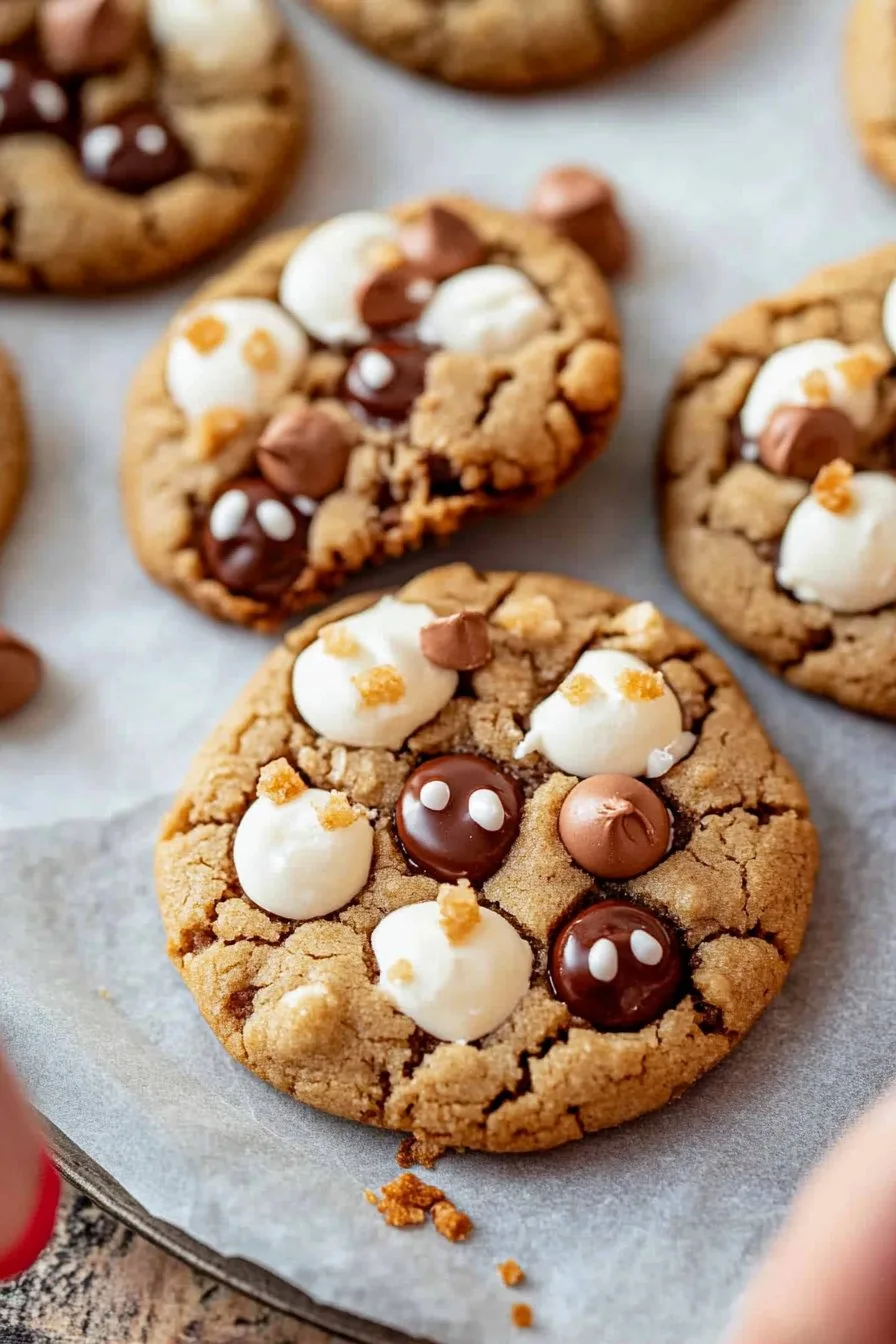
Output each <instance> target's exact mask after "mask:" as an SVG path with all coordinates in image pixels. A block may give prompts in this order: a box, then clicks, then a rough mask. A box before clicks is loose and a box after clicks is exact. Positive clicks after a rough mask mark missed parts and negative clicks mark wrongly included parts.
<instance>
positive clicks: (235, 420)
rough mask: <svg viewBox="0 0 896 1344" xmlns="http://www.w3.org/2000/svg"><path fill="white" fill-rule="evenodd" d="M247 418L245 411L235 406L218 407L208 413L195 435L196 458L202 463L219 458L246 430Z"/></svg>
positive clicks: (200, 422)
mask: <svg viewBox="0 0 896 1344" xmlns="http://www.w3.org/2000/svg"><path fill="white" fill-rule="evenodd" d="M246 424H247V418H246V415H245V412H244V411H240V410H237V408H236V407H235V406H218V407H216V409H215V410H213V411H206V413H205V415H204V416H203V417H202V419H201V420H200V421H199V424H198V425H197V427H196V430H195V433H194V442H195V445H196V456H197V457H198V458H199V460H200V461H201V462H207V461H208V460H209V459H210V458H213V457H217V455H218V453H220V452H221V451H222V450H223V449H224V448H226V447H227V445H228V443H230V442H231V440H232V439H235V438H236V436H237V434H241V433H242V432H243V430H244V429H245V428H246Z"/></svg>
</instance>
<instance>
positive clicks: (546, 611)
mask: <svg viewBox="0 0 896 1344" xmlns="http://www.w3.org/2000/svg"><path fill="white" fill-rule="evenodd" d="M815 868H816V839H815V831H814V828H813V826H812V824H811V822H810V821H809V819H808V809H807V804H806V799H805V796H804V794H803V790H802V788H801V787H800V784H799V782H798V780H797V779H796V777H795V776H794V774H793V771H792V770H791V769H790V767H789V766H788V764H787V762H786V761H785V760H784V759H783V758H782V757H781V756H779V755H778V754H777V752H776V751H775V750H774V749H773V747H772V746H771V745H770V743H769V742H768V739H767V738H766V736H765V734H764V732H763V730H762V728H761V727H760V725H759V723H758V722H757V720H756V718H755V716H754V714H753V711H752V710H751V708H750V706H749V704H748V703H747V701H746V700H745V699H744V696H743V694H742V693H741V691H740V689H739V688H738V686H737V684H736V683H735V682H734V680H733V678H732V676H731V674H730V672H729V671H728V669H727V668H726V667H725V665H724V663H722V662H721V660H720V659H719V658H717V657H716V656H715V655H714V654H713V653H711V652H710V651H709V650H708V649H706V648H705V647H704V646H703V645H702V644H701V643H700V642H699V640H697V639H696V638H695V637H694V636H693V635H691V634H690V633H689V632H688V631H686V630H684V629H682V628H681V627H680V626H676V625H673V624H672V622H670V621H668V620H666V619H665V618H664V617H663V616H662V615H660V613H659V612H658V611H657V610H656V608H655V607H653V606H652V605H651V604H650V603H647V602H637V603H631V602H630V601H628V600H627V599H625V598H621V597H615V596H614V595H613V594H612V593H608V592H606V591H605V590H603V589H601V588H596V587H593V586H592V585H591V584H587V583H581V582H577V581H574V580H572V579H565V578H560V577H557V576H554V575H549V574H527V575H519V574H511V573H504V574H502V573H491V574H481V573H476V572H475V571H474V570H472V569H470V568H468V567H467V566H465V565H455V566H450V567H447V568H444V569H435V570H431V571H430V572H429V573H426V574H423V575H421V576H420V577H419V578H417V579H415V580H414V581H413V582H412V583H409V584H408V585H406V587H404V588H403V589H402V590H401V591H400V592H399V593H398V594H397V596H396V597H384V598H380V599H379V600H378V599H377V598H376V597H375V596H370V595H365V596H363V597H358V598H354V599H351V600H348V601H343V602H340V603H339V604H338V605H336V606H334V607H331V608H330V609H329V610H328V611H325V612H324V613H323V614H320V615H317V616H315V617H314V618H312V619H311V620H309V621H306V622H305V624H304V625H302V626H300V627H299V628H298V629H295V630H293V631H291V632H290V633H289V634H288V635H287V637H286V640H285V643H284V644H283V645H282V646H281V647H280V648H279V649H277V650H276V651H275V652H274V653H273V654H271V655H270V657H269V658H268V659H267V661H266V662H265V663H264V665H263V666H262V668H261V671H260V672H259V673H258V675H257V676H256V677H255V679H254V680H253V681H252V682H251V683H250V685H249V686H248V688H247V689H246V690H245V691H244V693H243V694H242V696H241V697H240V699H239V700H238V702H237V704H236V705H235V706H234V708H233V709H232V710H231V712H230V713H229V714H228V715H227V717H226V718H225V720H224V722H223V723H222V724H221V726H220V727H219V728H218V730H217V731H216V732H215V733H214V734H213V736H212V738H211V740H210V741H209V742H208V743H207V745H206V746H205V747H204V748H203V750H202V751H201V752H200V754H199V756H198V757H197V758H196V760H195V762H194V764H193V766H192V769H191V770H190V774H189V778H188V780H187V783H186V785H185V787H184V789H183V791H182V793H181V794H180V796H179V798H178V799H177V801H176V803H175V804H174V807H173V810H172V811H171V813H170V814H169V816H168V818H167V820H166V822H165V824H164V829H163V833H162V837H161V839H160V842H159V846H158V850H157V856H156V874H157V881H158V889H159V895H160V900H161V906H162V913H163V918H164V923H165V927H166V930H167V934H168V939H169V950H170V954H171V956H172V958H173V960H174V962H175V964H176V965H177V967H178V969H179V970H180V972H181V974H182V975H183V977H184V979H185V980H186V982H187V984H188V986H189V987H190V989H191V991H192V992H193V994H194V996H195V997H196V1000H197V1002H198V1004H199V1007H200V1009H201V1011H202V1013H203V1015H204V1016H205V1018H206V1020H207V1022H208V1023H209V1025H210V1026H211V1028H212V1030H213V1031H214V1032H215V1033H216V1035H217V1036H218V1037H219V1038H220V1040H221V1041H222V1042H223V1043H224V1045H225V1046H226V1048H227V1049H228V1050H229V1051H230V1053H231V1054H232V1055H233V1056H234V1057H235V1058H236V1059H238V1060H239V1061H240V1062H241V1063H243V1064H245V1065H247V1066H248V1067H249V1068H250V1069H252V1070H253V1071H254V1072H256V1073H257V1074H259V1075H260V1076H261V1077H262V1078H264V1079H266V1080H267V1081H268V1082H270V1083H273V1084H274V1086H276V1087H279V1088H282V1089H284V1090H285V1091H287V1092H289V1093H291V1094H292V1095H293V1096H295V1097H296V1098H298V1099H299V1100H301V1101H304V1102H307V1103H309V1104H310V1105H312V1106H317V1107H319V1108H321V1109H323V1110H327V1111H331V1112H333V1113H335V1114H338V1115H342V1116H347V1117H349V1118H350V1119H353V1120H358V1121H361V1122H363V1123H365V1124H372V1125H381V1126H386V1127H388V1128H392V1129H401V1130H411V1131H413V1132H414V1133H415V1134H417V1135H418V1136H421V1137H423V1138H425V1139H427V1140H431V1141H433V1142H435V1143H437V1144H443V1145H447V1146H464V1147H471V1148H485V1149H491V1150H493V1151H511V1150H517V1151H524V1150H528V1149H537V1148H549V1147H552V1146H554V1145H556V1144H560V1143H564V1142H566V1141H567V1140H569V1139H577V1138H580V1137H581V1136H582V1135H583V1134H584V1133H586V1132H588V1131H590V1130H597V1129H602V1128H605V1127H607V1126H611V1125H617V1124H620V1123H622V1122H623V1121H625V1120H630V1119H632V1118H633V1117H635V1116H638V1115H641V1114H643V1113H644V1112H646V1111H650V1110H653V1109H655V1108H657V1107H659V1106H662V1105H664V1104H665V1103H666V1102H667V1101H669V1100H670V1099H671V1098H673V1097H676V1096H678V1095H679V1094H680V1093H681V1092H682V1091H684V1089H685V1088H687V1087H689V1086H690V1084H691V1083H693V1082H694V1081H695V1080H696V1079H697V1078H699V1077H700V1075H701V1074H703V1073H705V1072H706V1070H707V1069H709V1068H711V1067H712V1066H713V1065H714V1064H716V1063H718V1061H719V1060H720V1059H722V1058H723V1057H724V1056H725V1055H727V1054H728V1052H729V1051H730V1050H731V1048H732V1047H733V1046H734V1045H735V1044H736V1043H737V1042H738V1041H739V1040H740V1038H741V1037H742V1036H743V1035H744V1033H745V1032H746V1031H747V1030H748V1029H749V1028H750V1026H751V1025H752V1024H753V1023H754V1022H755V1020H756V1019H757V1018H758V1017H759V1015H760V1014H761V1013H762V1011H763V1010H764V1009H765V1008H766V1007H767V1006H768V1004H769V1002H770V1001H771V999H772V998H773V997H774V996H775V994H776V993H777V992H778V990H779V989H780V988H781V985H782V984H783V981H784V978H785V976H786V974H787V971H788V968H789V966H790V963H791V962H792V960H793V958H794V957H795V956H796V953H797V952H798V950H799V947H800V943H801V941H802V937H803V932H804V929H805V925H806V921H807V918H808V915H809V907H810V903H811V898H812V886H813V879H814V874H815Z"/></svg>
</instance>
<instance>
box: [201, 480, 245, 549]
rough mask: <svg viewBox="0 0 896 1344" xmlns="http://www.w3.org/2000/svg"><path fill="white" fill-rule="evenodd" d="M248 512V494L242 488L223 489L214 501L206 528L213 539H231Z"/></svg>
mask: <svg viewBox="0 0 896 1344" xmlns="http://www.w3.org/2000/svg"><path fill="white" fill-rule="evenodd" d="M248 513H249V496H248V495H247V494H246V493H245V491H244V490H225V491H224V494H223V495H222V496H221V497H220V499H217V500H216V501H215V504H214V507H213V508H212V511H211V514H210V515H209V520H208V530H209V532H210V533H211V534H212V536H213V537H214V539H215V541H232V540H233V538H234V537H235V536H236V534H237V533H238V532H239V530H240V528H241V527H242V525H243V523H244V522H245V521H246V517H247V515H248Z"/></svg>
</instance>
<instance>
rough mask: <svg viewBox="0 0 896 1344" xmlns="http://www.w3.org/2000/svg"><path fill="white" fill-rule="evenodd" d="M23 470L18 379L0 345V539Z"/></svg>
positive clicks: (20, 488) (13, 510) (15, 503)
mask: <svg viewBox="0 0 896 1344" xmlns="http://www.w3.org/2000/svg"><path fill="white" fill-rule="evenodd" d="M27 474H28V432H27V428H26V425H25V411H24V408H23V406H22V398H21V395H20V393H19V380H18V378H17V377H16V374H15V371H14V369H13V367H12V364H11V363H10V361H9V356H8V355H7V354H6V353H5V351H4V350H3V349H2V348H0V543H2V542H3V539H4V537H5V536H6V534H7V532H8V531H9V529H10V527H11V526H12V521H13V519H14V518H15V516H16V512H17V510H18V507H19V501H20V500H21V498H22V494H23V491H24V489H25V479H26V476H27Z"/></svg>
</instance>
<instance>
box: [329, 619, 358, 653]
mask: <svg viewBox="0 0 896 1344" xmlns="http://www.w3.org/2000/svg"><path fill="white" fill-rule="evenodd" d="M320 642H321V644H322V645H323V650H324V653H326V654H328V655H329V656H330V657H331V658H354V657H355V656H356V655H357V654H359V653H360V652H361V645H360V644H359V643H358V641H357V640H356V639H355V637H354V635H353V634H352V632H351V631H350V630H346V628H345V626H344V625H328V626H327V627H326V628H325V629H324V630H321V632H320Z"/></svg>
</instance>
